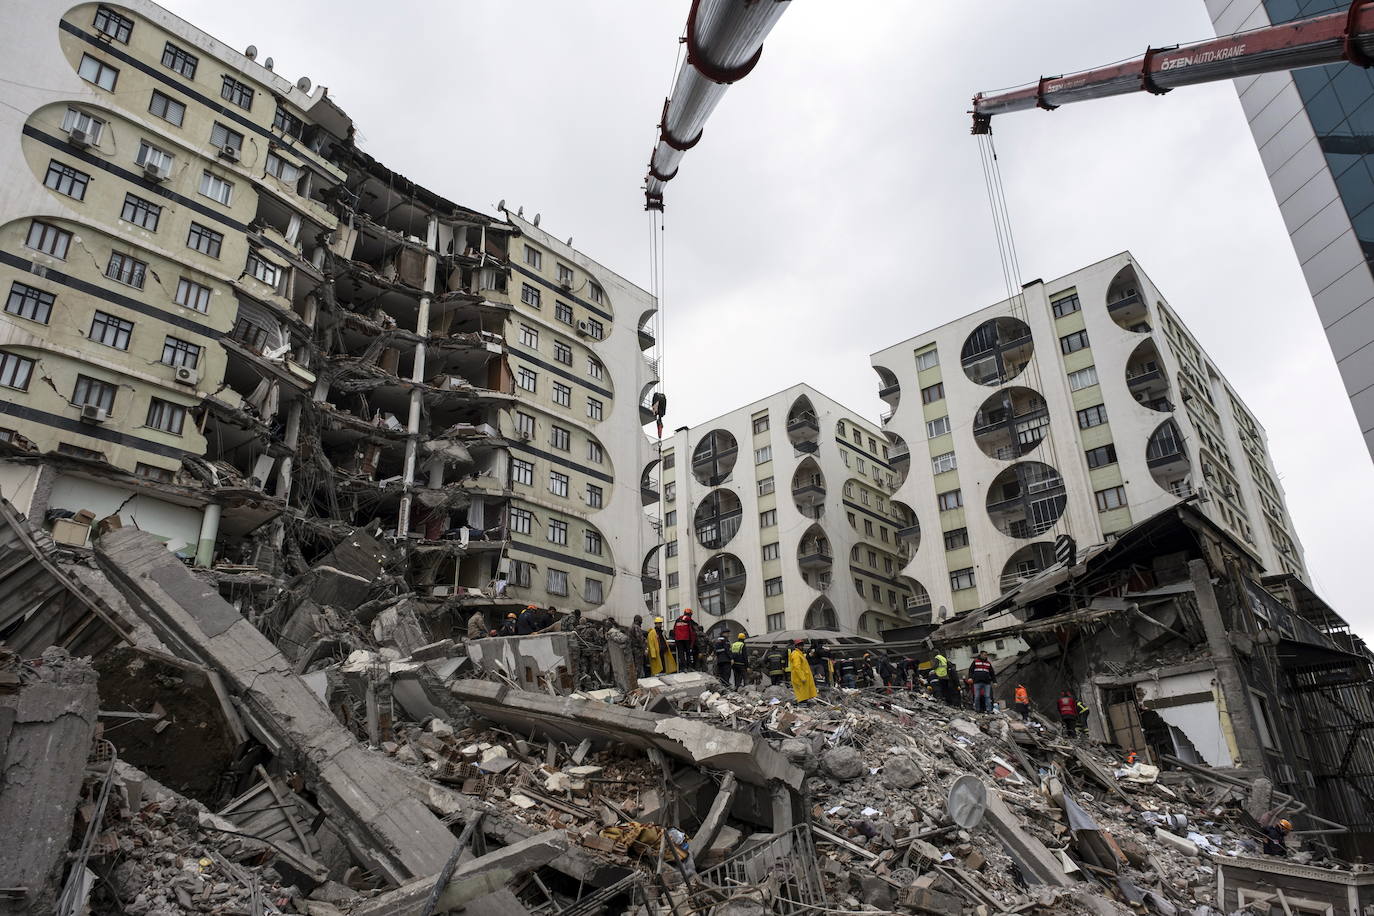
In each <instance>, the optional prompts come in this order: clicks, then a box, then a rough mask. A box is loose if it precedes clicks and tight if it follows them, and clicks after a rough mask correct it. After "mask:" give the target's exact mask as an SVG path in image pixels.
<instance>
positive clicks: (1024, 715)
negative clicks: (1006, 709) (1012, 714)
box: [1012, 684, 1031, 722]
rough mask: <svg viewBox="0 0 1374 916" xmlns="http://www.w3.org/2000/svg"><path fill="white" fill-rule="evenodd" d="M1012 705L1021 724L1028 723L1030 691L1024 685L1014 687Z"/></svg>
mask: <svg viewBox="0 0 1374 916" xmlns="http://www.w3.org/2000/svg"><path fill="white" fill-rule="evenodd" d="M1012 705H1013V707H1014V708H1015V709H1016V711H1017V712H1018V713H1020V714H1021V721H1022V722H1029V721H1030V713H1031V708H1030V691H1029V690H1027V689H1026V685H1025V684H1017V685H1016V693H1015V694H1014V695H1013V698H1012Z"/></svg>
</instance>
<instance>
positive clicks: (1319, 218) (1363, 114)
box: [1207, 0, 1374, 455]
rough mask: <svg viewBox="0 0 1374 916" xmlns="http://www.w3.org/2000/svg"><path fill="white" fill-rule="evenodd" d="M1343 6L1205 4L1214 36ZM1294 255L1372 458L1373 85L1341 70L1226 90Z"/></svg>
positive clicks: (1251, 81) (1365, 73)
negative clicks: (1241, 116)
mask: <svg viewBox="0 0 1374 916" xmlns="http://www.w3.org/2000/svg"><path fill="white" fill-rule="evenodd" d="M1348 9H1350V4H1349V3H1347V2H1345V0H1311V2H1305V3H1294V2H1292V0H1260V2H1256V3H1233V2H1231V0H1207V10H1208V12H1209V13H1210V14H1211V17H1212V23H1213V24H1214V25H1215V26H1216V30H1217V34H1219V35H1222V34H1231V33H1235V32H1244V31H1248V30H1250V29H1256V28H1262V27H1264V26H1268V25H1277V24H1281V23H1285V22H1292V21H1293V20H1295V19H1302V18H1306V17H1308V16H1319V15H1322V14H1325V13H1334V12H1345V11H1347V10H1348ZM1235 84H1236V92H1237V93H1238V94H1239V95H1240V102H1241V107H1242V108H1244V110H1245V117H1246V119H1247V120H1248V121H1249V122H1250V132H1251V133H1252V134H1253V135H1254V137H1255V145H1256V146H1257V147H1259V153H1260V159H1261V160H1263V162H1264V169H1265V172H1267V173H1268V175H1269V183H1270V185H1272V187H1273V189H1274V198H1275V199H1276V200H1277V201H1278V204H1279V210H1280V212H1281V213H1282V214H1283V221H1284V223H1285V224H1286V225H1287V226H1288V235H1289V238H1290V239H1291V240H1292V242H1293V250H1294V251H1295V252H1296V253H1297V255H1298V261H1299V263H1300V264H1302V271H1303V274H1304V275H1305V276H1306V278H1307V287H1308V289H1309V290H1310V291H1311V293H1312V299H1313V302H1314V303H1315V304H1316V306H1317V315H1318V317H1320V319H1321V323H1322V328H1323V329H1325V331H1326V337H1327V340H1328V342H1329V343H1330V344H1331V351H1332V354H1333V355H1334V356H1335V357H1336V366H1337V368H1339V369H1340V372H1341V378H1342V380H1343V381H1344V382H1345V389H1346V392H1347V393H1348V394H1349V396H1350V404H1351V406H1352V407H1353V408H1354V410H1355V419H1356V421H1357V422H1358V423H1359V426H1360V432H1361V433H1362V434H1363V435H1364V440H1365V444H1366V445H1367V446H1368V447H1369V451H1370V454H1371V455H1374V346H1372V344H1374V146H1371V145H1370V141H1369V134H1370V125H1369V114H1368V112H1369V111H1370V110H1371V102H1374V75H1371V73H1370V71H1369V70H1367V69H1365V68H1363V67H1356V66H1352V65H1350V64H1347V63H1340V64H1331V65H1329V66H1325V67H1310V68H1308V69H1305V70H1295V71H1292V72H1288V71H1281V72H1278V73H1268V74H1265V75H1263V76H1253V77H1246V78H1244V79H1238V80H1236V81H1235Z"/></svg>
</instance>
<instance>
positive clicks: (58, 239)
mask: <svg viewBox="0 0 1374 916" xmlns="http://www.w3.org/2000/svg"><path fill="white" fill-rule="evenodd" d="M35 230H37V231H38V233H39V238H38V242H39V244H37V245H35V244H34V243H33V242H34V231H35ZM48 244H50V245H51V248H47V247H44V245H48ZM24 247H25V248H29V249H32V250H33V251H41V252H43V254H46V255H48V256H49V257H52V258H57V260H59V261H65V260H67V254H68V253H69V252H70V251H71V247H72V233H71V231H70V230H67V229H63V228H62V227H61V226H59V225H57V224H56V223H49V222H47V221H45V220H41V219H32V220H29V231H28V233H27V234H26V235H25V236H24ZM57 248H60V249H61V250H62V253H61V254H58V253H57V251H56V250H54V249H57Z"/></svg>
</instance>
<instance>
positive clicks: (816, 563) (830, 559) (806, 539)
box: [797, 525, 835, 592]
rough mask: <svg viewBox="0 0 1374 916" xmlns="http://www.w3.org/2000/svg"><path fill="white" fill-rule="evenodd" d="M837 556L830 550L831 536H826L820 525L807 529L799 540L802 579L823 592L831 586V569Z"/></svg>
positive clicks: (798, 559)
mask: <svg viewBox="0 0 1374 916" xmlns="http://www.w3.org/2000/svg"><path fill="white" fill-rule="evenodd" d="M834 562H835V557H834V555H833V554H832V553H831V550H830V538H828V537H826V534H825V531H824V529H822V528H821V526H820V525H812V526H811V527H810V528H807V529H806V532H805V533H804V534H803V535H802V536H801V540H800V541H798V542H797V566H798V568H799V569H801V576H802V581H804V582H805V583H806V584H807V585H809V586H811V587H812V588H814V589H816V591H820V592H823V591H825V590H826V589H828V588H830V571H831V568H832V566H833V565H834Z"/></svg>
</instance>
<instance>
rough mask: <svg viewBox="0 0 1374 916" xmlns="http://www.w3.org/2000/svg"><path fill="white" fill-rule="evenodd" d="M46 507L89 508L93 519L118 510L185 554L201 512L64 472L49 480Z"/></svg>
mask: <svg viewBox="0 0 1374 916" xmlns="http://www.w3.org/2000/svg"><path fill="white" fill-rule="evenodd" d="M131 497H132V498H131ZM47 508H50V509H70V510H72V511H73V512H79V511H80V510H82V509H89V510H90V511H92V512H94V513H95V517H96V518H104V517H105V516H107V515H113V514H115V513H116V512H118V513H119V515H120V517H121V518H124V519H126V520H129V521H132V522H133V523H134V524H135V525H136V526H137V527H138V528H141V529H142V530H144V531H150V532H152V533H153V534H155V535H157V536H158V537H159V538H161V539H162V540H164V541H166V543H167V549H168V550H171V551H174V552H175V551H181V552H185V553H195V550H196V543H197V541H199V540H200V522H201V518H202V517H203V516H204V514H205V513H204V512H203V511H202V510H200V509H194V508H191V507H189V506H178V505H174V504H172V503H169V502H164V501H162V500H159V499H154V498H152V497H150V496H147V495H145V494H139V493H136V492H135V491H133V490H129V489H125V488H124V487H117V486H114V485H112V484H107V483H101V482H100V481H96V480H86V479H84V478H80V477H72V476H70V475H65V474H64V475H61V476H59V477H58V478H57V479H56V480H55V481H53V485H52V491H51V492H50V493H49V495H48V504H47Z"/></svg>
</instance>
